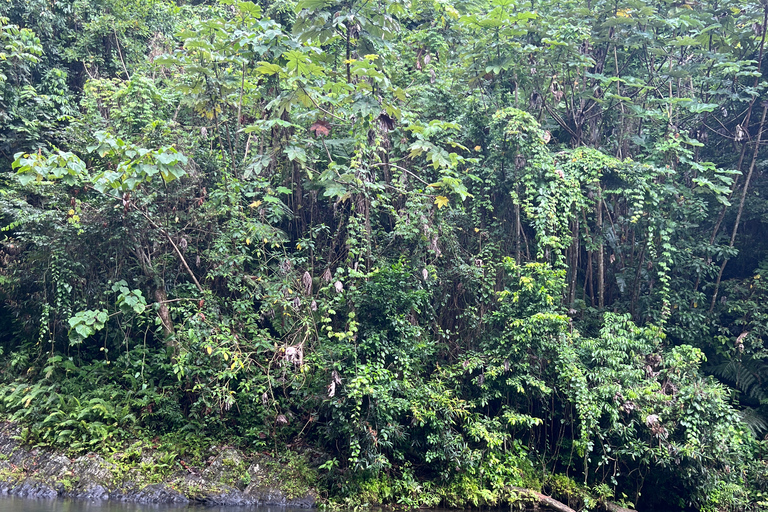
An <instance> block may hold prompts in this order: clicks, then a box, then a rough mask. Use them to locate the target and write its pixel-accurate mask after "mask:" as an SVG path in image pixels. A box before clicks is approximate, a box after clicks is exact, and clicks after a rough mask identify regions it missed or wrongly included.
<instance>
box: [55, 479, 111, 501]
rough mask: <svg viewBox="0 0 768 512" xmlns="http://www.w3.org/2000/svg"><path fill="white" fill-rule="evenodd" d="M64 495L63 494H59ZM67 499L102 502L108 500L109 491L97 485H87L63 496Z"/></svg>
mask: <svg viewBox="0 0 768 512" xmlns="http://www.w3.org/2000/svg"><path fill="white" fill-rule="evenodd" d="M60 494H64V493H60ZM65 495H66V497H67V498H73V499H78V500H89V501H104V500H108V499H109V491H108V490H107V489H105V488H104V486H102V485H99V484H93V483H90V484H87V485H85V486H84V487H82V488H78V489H76V490H74V491H71V492H68V493H66V494H65Z"/></svg>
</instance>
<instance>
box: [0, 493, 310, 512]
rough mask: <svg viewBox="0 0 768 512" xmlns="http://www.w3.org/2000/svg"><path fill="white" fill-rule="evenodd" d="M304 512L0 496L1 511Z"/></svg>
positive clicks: (267, 508)
mask: <svg viewBox="0 0 768 512" xmlns="http://www.w3.org/2000/svg"><path fill="white" fill-rule="evenodd" d="M256 510H258V512H307V509H298V508H281V507H256V506H243V507H219V506H217V507H204V506H201V505H142V504H139V503H121V502H114V501H85V500H62V499H50V500H45V499H29V498H17V497H14V496H0V511H1V512H254V511H256Z"/></svg>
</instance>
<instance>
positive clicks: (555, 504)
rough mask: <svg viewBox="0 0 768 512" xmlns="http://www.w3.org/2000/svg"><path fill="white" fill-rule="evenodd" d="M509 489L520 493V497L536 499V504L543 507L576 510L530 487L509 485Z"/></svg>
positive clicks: (569, 511) (563, 510)
mask: <svg viewBox="0 0 768 512" xmlns="http://www.w3.org/2000/svg"><path fill="white" fill-rule="evenodd" d="M509 489H510V490H511V491H515V492H516V493H519V494H520V498H523V499H525V498H528V499H534V500H536V502H537V504H538V505H540V506H543V507H547V508H550V509H552V510H557V511H558V512H576V511H575V510H573V509H572V508H571V507H569V506H568V505H566V504H565V503H561V502H559V501H557V500H555V499H552V498H550V497H549V496H545V495H543V494H541V493H540V492H536V491H533V490H531V489H523V488H522V487H509Z"/></svg>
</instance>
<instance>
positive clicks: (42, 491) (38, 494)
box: [9, 478, 59, 499]
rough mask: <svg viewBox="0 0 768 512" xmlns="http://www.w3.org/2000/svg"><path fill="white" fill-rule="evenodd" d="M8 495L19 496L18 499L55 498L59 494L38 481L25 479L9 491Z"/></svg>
mask: <svg viewBox="0 0 768 512" xmlns="http://www.w3.org/2000/svg"><path fill="white" fill-rule="evenodd" d="M9 494H12V495H14V496H19V497H20V498H48V499H50V498H57V497H58V496H59V493H58V491H57V490H56V489H54V488H53V487H51V486H50V485H47V484H45V483H43V482H41V481H39V480H35V479H33V478H27V479H26V480H24V481H23V482H21V483H20V484H19V485H17V486H15V487H14V488H13V489H11V490H10V492H9Z"/></svg>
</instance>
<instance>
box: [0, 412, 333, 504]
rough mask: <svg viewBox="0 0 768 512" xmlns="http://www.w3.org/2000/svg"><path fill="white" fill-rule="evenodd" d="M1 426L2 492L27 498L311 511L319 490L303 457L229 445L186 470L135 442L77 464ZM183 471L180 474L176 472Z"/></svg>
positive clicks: (78, 459) (184, 465) (6, 424)
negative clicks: (247, 450) (276, 455)
mask: <svg viewBox="0 0 768 512" xmlns="http://www.w3.org/2000/svg"><path fill="white" fill-rule="evenodd" d="M20 434H21V428H20V427H19V426H18V425H15V424H13V423H9V422H3V423H0V494H2V495H14V496H19V497H25V498H71V499H86V500H115V501H123V502H134V503H145V504H184V503H201V504H205V505H260V506H281V507H295V508H313V507H315V506H316V503H317V496H318V493H317V490H316V489H315V488H314V487H313V486H312V476H313V475H312V470H310V469H309V468H308V467H307V466H306V464H305V463H304V461H303V460H302V458H301V456H298V455H297V456H296V457H294V458H293V460H292V461H290V462H289V463H287V464H286V463H285V462H283V461H278V460H276V459H274V458H272V457H270V456H268V455H263V454H255V455H254V454H245V453H243V452H242V451H240V450H237V449H235V448H232V447H228V446H223V447H219V448H216V449H213V450H211V454H210V456H209V457H208V458H207V459H206V460H205V461H204V463H198V464H189V463H187V462H186V461H183V460H178V459H176V457H175V455H174V454H167V453H164V452H162V451H158V450H156V449H153V447H152V446H151V445H147V444H146V443H143V442H140V441H136V442H135V443H133V444H129V445H127V446H125V448H124V449H122V450H119V451H115V452H114V453H112V454H111V455H109V456H102V455H99V454H95V453H88V454H86V455H82V456H79V457H76V458H70V457H68V456H67V455H66V454H64V453H61V452H56V451H51V450H46V449H44V448H37V447H30V446H25V445H24V444H22V443H21V442H20V441H19V436H20ZM179 468H181V469H179Z"/></svg>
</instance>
